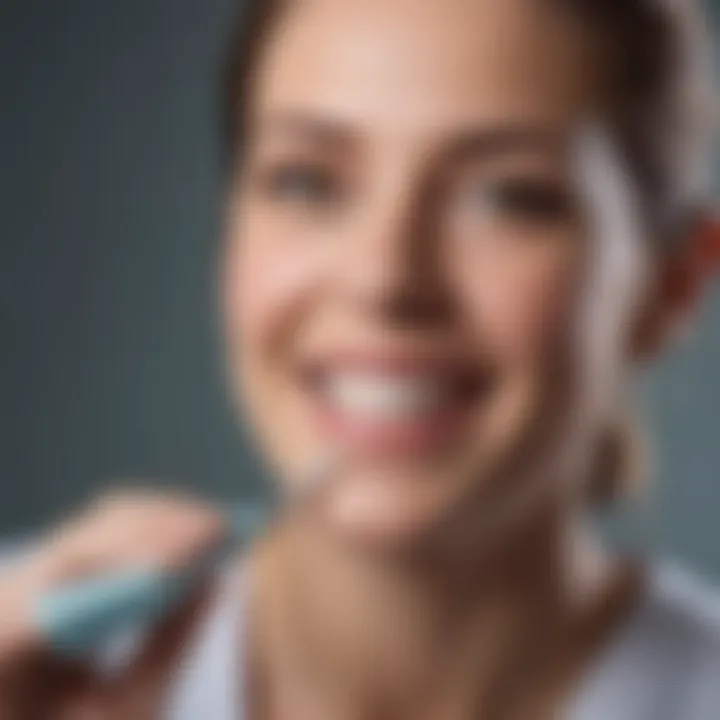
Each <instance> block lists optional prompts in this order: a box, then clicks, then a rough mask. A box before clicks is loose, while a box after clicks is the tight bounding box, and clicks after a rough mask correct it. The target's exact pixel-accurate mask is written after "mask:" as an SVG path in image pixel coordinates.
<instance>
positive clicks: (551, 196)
mask: <svg viewBox="0 0 720 720" xmlns="http://www.w3.org/2000/svg"><path fill="white" fill-rule="evenodd" d="M470 195H471V197H472V200H474V201H476V202H477V201H479V205H480V208H481V209H483V210H487V209H490V210H491V211H492V212H496V213H499V214H503V215H507V216H508V217H510V218H511V219H516V220H522V221H526V222H530V223H542V224H552V223H558V222H562V221H563V220H566V219H568V218H569V217H570V216H571V215H572V210H573V203H572V198H571V196H570V193H569V192H567V190H566V189H565V188H564V187H563V186H562V184H561V183H559V182H555V181H552V180H545V179H529V178H512V179H504V180H498V181H495V182H492V181H491V182H482V183H477V184H476V185H475V186H474V187H473V188H472V189H471V190H470Z"/></svg>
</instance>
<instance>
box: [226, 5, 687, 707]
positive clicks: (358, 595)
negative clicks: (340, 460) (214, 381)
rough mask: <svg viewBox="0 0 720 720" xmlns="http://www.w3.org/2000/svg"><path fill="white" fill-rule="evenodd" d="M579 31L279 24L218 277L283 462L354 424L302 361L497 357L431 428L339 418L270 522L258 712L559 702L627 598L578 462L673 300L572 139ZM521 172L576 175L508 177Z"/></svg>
mask: <svg viewBox="0 0 720 720" xmlns="http://www.w3.org/2000/svg"><path fill="white" fill-rule="evenodd" d="M591 47H592V44H591V43H590V42H589V39H588V36H587V34H585V33H583V32H582V31H581V30H580V29H579V28H578V27H577V26H576V25H574V24H573V23H572V22H571V21H570V19H568V18H566V17H564V16H562V15H558V14H557V13H556V12H555V11H552V10H550V9H548V7H547V6H546V5H545V4H543V3H539V2H536V1H535V0H510V1H509V2H503V3H496V2H491V1H490V0H451V1H449V2H448V0H422V2H420V3H418V2H414V1H413V2H410V0H395V1H393V2H386V1H383V2H380V1H379V0H377V1H374V0H370V1H367V0H362V1H361V0H348V2H343V3H337V2H332V1H330V0H307V1H306V2H295V3H291V4H290V7H289V9H287V10H286V11H285V13H284V14H283V15H282V17H281V19H279V20H278V21H277V22H276V23H275V26H274V29H273V32H272V33H271V34H270V36H269V37H268V38H267V42H266V44H265V46H264V52H263V53H262V57H261V58H260V59H259V62H258V65H257V67H256V69H255V73H254V76H253V83H252V90H253V92H252V95H251V98H250V101H249V103H248V117H247V122H248V129H249V132H248V137H247V142H246V147H245V151H246V155H245V160H246V161H245V163H244V165H243V166H242V167H241V168H240V169H239V173H238V177H237V181H236V185H235V189H234V192H233V193H232V194H231V201H230V208H229V232H228V240H227V246H226V252H225V255H224V258H223V260H224V264H223V272H224V284H223V294H222V301H223V307H224V313H225V323H226V335H227V340H228V358H229V375H230V377H231V380H232V382H233V385H234V388H235V392H236V396H237V397H238V398H242V401H243V407H244V409H245V411H246V413H247V414H248V416H249V417H250V418H251V421H252V425H253V428H254V429H255V431H256V433H257V438H258V440H259V442H260V443H261V444H262V445H263V447H264V449H265V451H266V455H267V457H268V458H269V461H270V463H271V464H272V465H273V467H274V469H275V470H277V474H278V476H279V477H280V479H281V482H282V483H292V482H293V478H294V477H297V476H298V475H299V474H301V473H302V471H303V468H305V467H307V465H308V464H309V463H312V462H313V459H314V458H315V457H317V456H318V454H321V453H322V452H324V450H325V449H326V448H327V446H328V445H330V444H332V443H334V442H340V443H342V442H343V438H342V437H341V439H340V440H338V437H337V429H336V427H333V426H332V423H331V424H330V426H328V425H327V424H326V425H324V424H323V423H322V422H319V421H318V413H320V414H321V413H322V411H319V410H318V408H319V406H320V405H322V402H323V401H322V400H321V399H320V400H319V399H318V398H319V396H318V393H317V391H316V389H315V387H314V386H313V385H312V384H311V383H308V382H307V379H306V371H307V368H308V367H310V368H313V367H316V366H317V365H318V364H320V365H321V366H322V367H323V368H325V370H327V367H328V366H329V367H330V368H331V369H333V368H337V367H340V368H341V369H342V368H343V367H345V366H347V365H348V364H350V365H352V363H357V362H358V360H357V358H358V357H361V358H362V360H361V361H360V362H365V363H367V358H368V356H369V357H370V358H371V365H372V367H373V368H374V369H377V368H378V367H380V369H382V368H383V367H389V366H393V363H394V362H395V361H396V359H397V357H398V356H399V357H401V358H406V357H407V356H410V357H413V358H417V357H421V358H424V359H427V358H431V359H433V360H435V361H441V362H442V361H448V360H449V361H458V362H461V363H467V364H468V365H471V366H472V367H474V368H476V369H479V372H480V374H481V375H482V377H483V378H484V382H485V383H486V384H485V385H484V390H483V392H482V393H481V394H480V397H479V398H478V399H477V401H476V402H475V403H473V405H472V407H471V408H470V410H469V411H468V412H467V413H466V414H465V415H464V416H463V420H462V422H460V423H459V424H458V426H457V427H455V429H454V430H453V431H452V432H449V433H447V434H446V435H445V436H443V440H442V442H429V443H425V444H419V445H418V446H415V447H414V448H413V449H412V450H411V451H408V450H406V451H404V452H389V453H388V452H383V451H380V450H376V449H373V448H368V447H367V446H363V445H362V443H360V446H358V445H357V444H356V443H354V442H353V441H352V440H350V441H349V445H350V449H349V455H350V458H349V460H348V462H347V463H346V464H345V465H344V466H343V467H342V468H340V470H339V471H338V473H337V477H336V479H335V482H334V483H333V484H332V485H331V486H330V487H329V489H328V492H327V493H326V496H325V498H324V502H323V503H321V504H320V506H319V507H316V508H315V512H314V513H307V514H305V515H304V516H303V517H302V518H298V519H297V520H296V522H294V523H289V524H288V525H287V526H286V527H285V528H283V529H282V530H281V531H280V532H279V533H278V534H277V535H276V536H274V537H272V538H270V539H269V541H268V542H267V543H266V544H265V545H263V546H261V547H259V548H258V550H257V552H256V554H255V559H254V573H255V574H254V578H255V582H254V587H255V600H254V605H253V618H254V620H255V622H254V624H253V628H254V630H253V631H254V635H255V637H254V647H255V661H254V671H253V672H254V678H255V681H254V685H253V692H252V693H251V694H252V695H253V697H254V704H255V715H256V716H257V717H271V718H272V717H285V716H292V717H293V718H297V719H298V720H303V719H304V718H308V719H309V718H312V719H313V720H318V719H320V718H328V719H329V718H334V719H335V718H343V719H344V718H348V719H349V718H385V717H392V718H402V717H412V718H423V719H425V718H428V719H429V718H442V717H457V718H464V717H468V718H470V717H477V716H483V717H492V718H496V717H497V718H501V717H529V716H531V717H533V718H537V717H542V716H544V715H546V714H547V716H551V715H552V713H553V712H555V711H556V710H557V709H558V708H559V707H561V706H562V705H563V703H564V702H565V701H567V699H568V697H570V696H571V695H572V691H573V688H574V687H575V685H576V683H577V682H578V681H579V679H580V678H581V676H582V670H583V668H584V667H585V663H586V662H587V661H588V659H589V658H590V657H592V653H593V652H595V651H597V650H598V648H599V646H600V645H601V644H602V642H603V640H604V639H605V638H606V637H607V635H608V634H609V633H610V632H611V631H612V628H613V627H614V626H615V624H616V622H617V621H618V618H619V617H621V616H622V614H623V612H624V611H626V610H627V607H628V606H629V604H631V602H632V598H633V596H634V592H635V591H636V590H637V583H636V582H635V581H634V579H633V577H634V576H633V575H632V573H628V572H626V569H625V568H624V567H623V566H622V564H620V563H616V562H615V561H613V560H612V559H610V558H607V557H605V556H604V555H603V553H602V552H601V551H600V550H599V549H598V548H596V547H595V546H594V545H593V543H592V542H588V541H586V540H585V539H584V537H583V535H584V533H583V531H582V530H581V529H579V525H580V518H581V516H582V513H583V510H584V506H585V499H584V497H585V495H584V493H585V479H586V477H587V473H588V470H589V464H590V463H591V458H592V455H593V448H594V445H595V443H596V441H597V437H598V434H599V433H601V432H602V430H603V429H604V427H605V425H606V423H607V422H609V421H610V420H612V416H613V413H614V412H615V411H616V409H617V400H618V398H619V397H620V396H621V395H622V393H623V392H624V390H625V383H626V375H627V373H628V371H629V370H630V368H631V366H632V365H633V363H634V361H635V359H636V358H637V357H639V356H640V355H647V354H650V353H652V352H654V351H655V350H657V348H658V346H659V345H660V343H661V340H662V338H663V336H664V335H665V333H666V330H667V328H668V327H669V326H670V324H671V322H672V321H673V319H674V318H675V317H676V316H677V314H678V312H679V311H680V309H681V308H679V307H678V306H676V305H675V304H674V303H673V301H672V296H671V295H670V294H668V293H666V292H665V288H666V286H667V283H666V280H665V275H666V274H667V271H666V268H665V267H664V265H663V264H662V263H661V262H659V261H657V260H652V261H651V258H650V253H648V252H647V248H648V247H649V246H650V245H649V244H650V243H651V242H652V240H653V238H648V237H645V236H644V235H643V233H642V227H643V223H642V218H640V217H639V215H638V209H637V205H636V203H635V202H634V201H633V198H634V194H635V188H634V186H633V184H632V180H631V179H630V178H629V177H627V176H625V175H624V173H623V171H622V169H621V162H620V158H618V157H617V155H616V154H615V152H614V148H613V146H612V144H611V143H609V144H605V145H603V146H602V149H601V150H600V152H599V155H598V154H597V153H596V155H595V160H594V161H593V160H591V161H589V162H590V163H591V166H590V167H588V166H587V165H586V166H583V164H582V162H581V161H580V160H579V157H580V156H579V155H578V153H577V147H578V143H579V140H578V138H581V137H583V133H584V132H585V131H586V130H587V129H588V128H589V127H592V126H593V124H594V119H595V117H596V115H597V111H598V108H599V106H600V104H601V99H600V98H599V97H598V92H597V91H596V90H595V89H594V88H596V85H595V84H594V77H595V72H594V71H595V68H594V65H593V62H592V60H593V56H592V54H591V53H590V52H589V49H590V48H591ZM596 161H598V162H600V167H599V168H598V167H597V166H595V165H593V163H594V162H596ZM583 162H588V161H587V159H586V160H585V161H583ZM597 174H599V175H601V176H603V177H604V178H605V180H601V181H600V183H599V184H598V183H595V182H593V181H590V182H586V181H587V178H588V176H592V175H597ZM518 182H519V183H520V184H521V185H522V184H523V183H525V184H526V185H527V184H529V185H530V186H531V187H534V188H537V187H538V185H539V187H540V188H547V187H550V188H554V189H555V191H557V193H559V194H560V195H562V196H563V197H565V198H567V202H565V203H560V205H561V207H560V209H558V208H557V206H556V207H555V211H550V212H547V213H545V212H543V211H541V210H537V206H536V207H535V209H534V210H533V209H532V208H528V205H527V204H525V203H524V202H522V201H520V202H518V203H515V202H513V201H512V200H508V196H507V194H505V193H504V191H503V188H507V186H508V183H509V184H510V185H511V186H513V187H516V184H517V183H518ZM598 188H599V189H598ZM618 190H621V192H618ZM533 192H534V191H533ZM540 192H541V194H542V190H541V191H540ZM531 194H532V193H531ZM510 195H512V193H510ZM541 204H542V203H541ZM551 204H552V203H551ZM530 205H531V206H532V203H530ZM676 260H677V259H676ZM675 267H676V268H682V267H683V263H682V262H676V265H675ZM678 272H679V271H678ZM684 309H687V308H684ZM348 358H350V359H349V360H348ZM336 419H337V418H336ZM608 608H610V610H608ZM530 648H534V649H537V653H536V652H529V649H530Z"/></svg>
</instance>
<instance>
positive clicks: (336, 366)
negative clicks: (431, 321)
mask: <svg viewBox="0 0 720 720" xmlns="http://www.w3.org/2000/svg"><path fill="white" fill-rule="evenodd" d="M300 366H301V369H302V372H303V374H304V375H305V376H306V377H307V378H308V379H311V380H313V379H315V380H317V379H319V378H323V377H326V376H327V375H328V374H329V373H333V372H338V371H341V372H342V371H344V372H348V371H349V372H357V373H367V374H372V375H384V376H388V377H392V376H398V377H409V376H416V377H422V376H425V377H436V378H443V379H447V380H449V381H451V382H453V383H455V382H461V383H463V384H465V383H473V384H475V383H477V381H478V380H479V379H480V378H481V376H484V375H485V374H486V373H485V372H483V371H482V370H481V367H480V363H479V362H477V361H472V360H470V359H469V358H464V357H459V356H451V355H441V354H439V353H428V352H417V351H413V352H408V351H387V350H381V351H373V350H363V349H353V350H336V351H329V352H325V353H318V354H316V355H314V356H312V357H309V358H307V359H306V360H305V361H304V362H302V363H301V364H300Z"/></svg>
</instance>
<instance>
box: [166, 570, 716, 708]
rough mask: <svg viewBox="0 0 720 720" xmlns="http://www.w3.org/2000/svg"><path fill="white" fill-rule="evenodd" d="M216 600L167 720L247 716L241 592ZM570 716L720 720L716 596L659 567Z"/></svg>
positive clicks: (182, 670) (189, 653)
mask: <svg viewBox="0 0 720 720" xmlns="http://www.w3.org/2000/svg"><path fill="white" fill-rule="evenodd" d="M239 587H240V595H239V596H238V593H237V590H238V584H235V586H234V587H233V592H232V593H231V592H230V583H229V582H226V583H223V585H222V586H221V591H220V592H219V593H218V594H217V597H216V601H215V604H214V606H213V608H212V610H211V612H209V613H208V615H207V616H206V618H205V620H204V622H203V623H202V625H201V627H200V628H199V631H198V633H197V636H196V637H195V638H194V640H193V641H192V642H191V643H190V644H189V646H188V648H187V650H186V653H185V656H184V658H183V661H182V662H181V664H180V666H179V669H178V673H177V675H176V677H175V679H174V682H173V685H172V687H171V688H170V691H171V692H170V697H169V702H168V707H167V711H166V714H165V720H197V718H204V720H247V717H246V714H245V712H244V709H243V698H242V696H243V688H242V683H241V678H242V676H243V673H242V668H243V647H242V644H243V643H242V637H243V632H242V623H243V622H244V615H243V604H244V598H243V594H244V593H246V591H247V577H245V578H242V579H241V583H240V584H239ZM564 718H565V720H719V719H720V595H718V594H716V593H715V592H714V591H712V590H711V589H710V588H708V587H707V586H705V585H703V584H702V583H701V582H700V581H699V580H698V579H697V578H695V577H694V576H692V575H690V574H688V573H686V572H684V571H682V570H679V569H677V568H673V567H668V566H661V567H659V568H656V569H655V570H654V571H653V572H652V574H651V575H650V581H649V583H648V585H647V588H646V590H645V594H644V597H643V598H642V601H641V602H640V604H639V605H638V607H637V608H636V609H635V611H634V612H633V613H632V615H631V616H630V617H629V618H628V619H627V620H625V621H624V623H623V625H622V627H621V628H619V629H618V630H617V631H616V633H615V635H614V637H613V638H612V640H611V641H610V642H609V643H608V644H607V646H606V648H605V650H604V652H602V653H601V655H600V657H599V658H598V659H597V660H596V662H595V664H594V666H593V667H592V668H591V670H590V672H589V673H588V674H587V676H586V677H585V679H584V681H583V682H582V684H581V687H580V688H579V690H578V692H577V693H576V695H575V697H574V698H573V699H572V701H571V702H570V704H569V706H568V708H567V709H566V711H565V713H564Z"/></svg>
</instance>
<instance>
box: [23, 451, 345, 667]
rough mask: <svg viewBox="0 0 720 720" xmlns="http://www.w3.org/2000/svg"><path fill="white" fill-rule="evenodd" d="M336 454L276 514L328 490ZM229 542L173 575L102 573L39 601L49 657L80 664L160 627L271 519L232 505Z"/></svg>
mask: <svg viewBox="0 0 720 720" xmlns="http://www.w3.org/2000/svg"><path fill="white" fill-rule="evenodd" d="M337 462H338V456H337V454H333V455H328V456H327V457H324V458H323V459H322V460H321V462H319V463H317V464H316V466H315V467H314V468H313V469H312V470H311V471H310V472H308V473H307V475H306V476H305V477H304V478H303V481H302V482H301V483H299V484H298V485H297V486H294V488H293V490H292V491H291V492H290V493H289V494H287V495H286V496H285V497H284V503H283V505H282V506H281V508H280V513H286V512H291V511H293V510H294V509H296V508H298V507H301V506H304V505H305V504H306V503H309V502H310V501H311V500H312V498H313V497H314V496H315V495H316V494H317V492H318V491H319V490H321V489H322V488H323V487H325V485H326V484H327V481H328V479H329V478H330V477H331V475H333V471H334V469H335V468H336V466H337ZM226 516H227V524H228V528H229V531H230V532H229V538H228V540H227V541H226V542H225V543H223V544H222V546H221V547H219V548H216V549H215V550H214V551H213V552H211V553H209V554H207V555H205V556H203V557H202V558H200V559H199V560H197V561H195V562H194V563H191V564H190V566H188V567H184V568H181V569H179V570H178V569H175V570H164V569H158V568H157V567H152V566H150V565H142V564H141V565H138V566H135V567H132V568H129V569H127V570H122V571H114V572H112V573H104V574H101V575H99V576H95V577H92V578H89V579H87V580H83V581H80V582H77V583H73V584H71V585H66V586H63V587H60V588H58V589H55V590H52V591H50V592H48V593H45V594H44V595H42V596H41V597H40V598H39V600H38V601H37V602H36V604H35V607H34V608H33V619H34V622H35V625H36V627H37V628H38V630H39V631H40V633H41V635H42V637H43V638H44V640H45V642H46V645H47V646H48V647H49V648H50V650H51V652H53V653H54V654H55V655H57V656H59V657H65V658H68V659H79V658H82V657H85V656H87V654H88V653H91V652H92V651H93V650H95V649H97V648H99V647H101V646H102V645H103V643H104V642H106V641H108V640H110V639H111V638H112V637H113V636H114V635H116V634H117V633H118V632H122V631H125V630H130V629H132V628H136V627H138V626H140V627H142V626H147V625H148V624H152V623H153V622H156V621H158V620H159V619H160V618H161V617H162V616H164V615H165V614H166V613H167V612H169V611H171V610H172V609H173V608H174V607H176V606H177V604H178V603H179V602H182V600H183V598H185V597H186V596H187V595H188V593H189V592H190V591H191V590H192V589H193V588H194V587H197V583H198V582H199V581H200V580H201V579H202V578H203V577H207V576H208V575H210V574H212V573H213V572H214V571H215V570H216V569H217V568H218V567H219V565H220V564H221V563H222V561H223V560H224V559H226V558H227V557H228V556H229V555H230V553H231V552H232V551H233V550H234V549H236V548H237V547H239V546H241V545H242V544H243V543H244V542H246V541H248V540H249V539H251V538H252V537H254V536H256V535H257V534H259V532H260V531H261V530H262V529H263V528H265V527H266V526H267V523H268V520H269V515H268V513H267V512H266V511H264V510H263V509H262V508H260V507H253V506H248V505H236V506H233V507H232V508H231V509H229V510H228V512H227V513H226Z"/></svg>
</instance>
